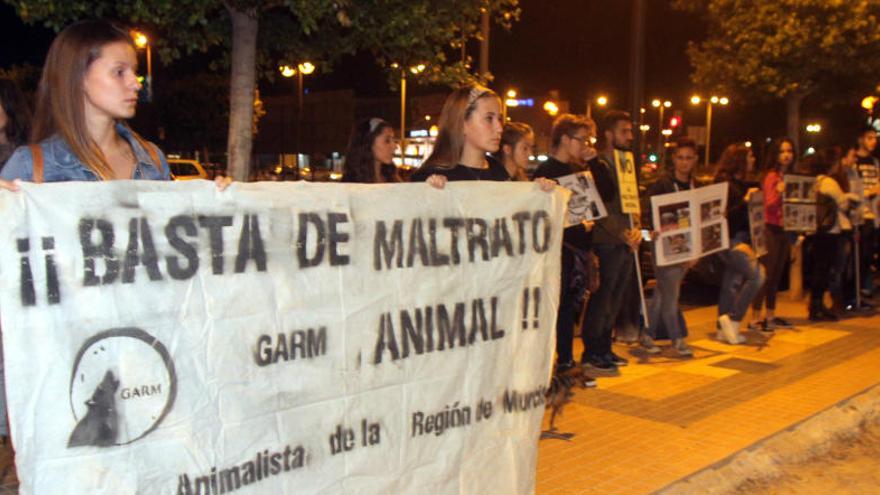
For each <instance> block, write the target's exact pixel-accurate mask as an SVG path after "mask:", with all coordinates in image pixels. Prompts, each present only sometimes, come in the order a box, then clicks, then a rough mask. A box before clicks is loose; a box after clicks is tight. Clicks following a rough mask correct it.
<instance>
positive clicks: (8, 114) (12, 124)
mask: <svg viewBox="0 0 880 495" xmlns="http://www.w3.org/2000/svg"><path fill="white" fill-rule="evenodd" d="M30 125H31V109H30V106H29V105H28V103H27V100H26V99H25V97H24V94H22V92H21V90H19V89H18V86H17V85H16V84H15V82H13V81H11V80H9V79H0V168H2V167H3V164H4V163H6V160H8V159H9V157H10V156H12V152H13V151H15V149H16V148H18V147H19V146H21V145H23V144H25V142H26V141H27V136H28V132H29V131H30Z"/></svg>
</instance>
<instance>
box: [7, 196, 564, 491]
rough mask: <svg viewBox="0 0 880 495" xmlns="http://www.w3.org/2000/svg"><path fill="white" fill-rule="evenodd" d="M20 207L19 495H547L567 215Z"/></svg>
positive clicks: (14, 243)
mask: <svg viewBox="0 0 880 495" xmlns="http://www.w3.org/2000/svg"><path fill="white" fill-rule="evenodd" d="M21 189H22V190H21V191H20V192H18V193H13V192H9V191H0V209H2V211H3V212H4V221H3V222H2V224H0V239H4V241H3V242H0V269H2V277H0V306H2V308H3V310H2V312H0V317H2V328H3V332H2V334H3V335H2V337H3V351H4V357H5V372H6V384H7V401H8V409H9V420H10V424H11V433H12V439H13V443H14V445H15V450H16V467H17V470H18V475H19V479H20V481H21V492H22V493H89V494H123V493H140V494H152V493H177V494H181V495H195V494H215V493H239V492H240V493H359V494H360V493H376V494H385V493H422V492H436V493H456V492H468V493H520V494H526V493H533V492H534V489H535V469H536V463H537V442H538V437H539V434H540V430H541V422H542V418H543V412H544V397H545V392H546V387H547V384H548V382H549V378H550V373H551V368H552V364H553V349H554V340H555V339H554V336H555V331H554V329H555V321H556V311H557V304H558V297H559V272H560V257H559V252H560V250H561V242H562V241H561V239H562V228H563V227H562V224H563V216H564V210H565V204H566V203H567V201H568V196H569V193H568V192H567V191H564V190H563V189H559V188H558V189H557V190H556V191H554V192H551V193H545V192H541V191H540V190H539V188H538V187H537V186H536V185H535V184H534V183H488V182H487V183H479V184H476V183H450V184H448V185H447V186H446V188H445V189H444V190H436V189H433V188H430V187H429V186H427V185H425V184H400V185H339V184H311V183H304V182H300V183H290V182H286V183H256V184H244V183H241V184H233V185H232V186H231V187H230V188H229V189H228V190H226V191H223V192H218V191H217V190H216V188H215V187H214V185H213V184H212V183H208V182H205V181H193V182H187V183H164V182H163V183H160V182H152V181H118V182H117V181H113V182H106V183H77V182H70V183H62V184H41V185H35V184H22V186H21ZM61 198H63V199H61ZM497 198H504V200H503V201H499V200H498V199H497Z"/></svg>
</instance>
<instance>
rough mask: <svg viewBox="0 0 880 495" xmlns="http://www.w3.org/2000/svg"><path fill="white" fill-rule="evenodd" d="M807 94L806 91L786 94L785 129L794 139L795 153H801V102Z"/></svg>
mask: <svg viewBox="0 0 880 495" xmlns="http://www.w3.org/2000/svg"><path fill="white" fill-rule="evenodd" d="M806 96H807V95H806V94H804V93H789V94H788V95H786V96H785V113H786V125H785V131H786V135H787V136H788V137H789V138H791V140H792V141H794V150H795V153H800V151H799V150H800V141H801V140H800V136H801V103H802V102H803V101H804V98H805V97H806Z"/></svg>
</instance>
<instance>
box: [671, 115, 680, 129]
mask: <svg viewBox="0 0 880 495" xmlns="http://www.w3.org/2000/svg"><path fill="white" fill-rule="evenodd" d="M679 125H681V117H679V116H678V115H673V116H672V117H670V118H669V128H670V129H675V128H676V127H678V126H679Z"/></svg>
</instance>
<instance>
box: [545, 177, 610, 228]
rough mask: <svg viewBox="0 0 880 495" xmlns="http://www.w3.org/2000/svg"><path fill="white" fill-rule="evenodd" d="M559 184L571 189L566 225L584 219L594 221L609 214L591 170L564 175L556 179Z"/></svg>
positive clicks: (577, 222) (574, 223)
mask: <svg viewBox="0 0 880 495" xmlns="http://www.w3.org/2000/svg"><path fill="white" fill-rule="evenodd" d="M556 180H557V181H558V182H559V185H560V186H562V187H564V188H566V189H568V190H569V191H571V199H569V200H568V215H566V217H565V226H566V227H568V226H570V225H576V224H579V223H581V222H583V221H584V220H587V221H593V220H598V219H600V218H603V217H605V216H606V215H608V212H607V211H606V210H605V203H603V202H602V196H600V195H599V190H598V189H596V183H595V182H593V174H591V173H590V172H589V171H584V172H578V173H576V174H571V175H564V176H562V177H559V178H558V179H556Z"/></svg>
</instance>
